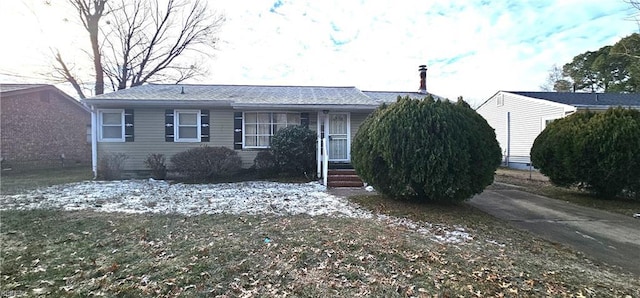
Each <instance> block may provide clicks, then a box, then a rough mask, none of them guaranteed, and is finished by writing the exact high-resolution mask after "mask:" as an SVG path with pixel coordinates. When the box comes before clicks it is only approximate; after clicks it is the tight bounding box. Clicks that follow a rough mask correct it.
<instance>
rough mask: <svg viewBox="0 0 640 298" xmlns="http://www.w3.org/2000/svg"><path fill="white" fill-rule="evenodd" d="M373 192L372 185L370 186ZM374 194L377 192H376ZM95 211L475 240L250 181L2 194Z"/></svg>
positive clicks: (322, 191)
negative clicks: (324, 219) (259, 219)
mask: <svg viewBox="0 0 640 298" xmlns="http://www.w3.org/2000/svg"><path fill="white" fill-rule="evenodd" d="M369 187H370V186H369ZM372 190H373V189H372ZM8 209H14V210H32V209H52V210H68V211H73V210H91V211H95V212H122V213H156V214H182V215H185V216H194V215H201V214H221V213H226V214H253V215H256V214H275V215H281V216H282V215H295V214H308V215H311V216H335V217H350V218H368V219H376V220H380V221H382V222H385V223H386V224H389V225H392V226H401V227H404V228H407V229H410V230H413V231H416V232H418V233H421V234H424V235H428V236H429V237H430V238H431V239H432V240H434V241H436V242H439V243H462V242H465V241H468V240H471V239H473V237H471V236H470V235H469V234H468V233H467V232H465V230H464V229H462V228H454V229H453V230H452V229H450V228H449V227H446V226H443V225H433V224H431V223H421V222H420V223H419V222H414V221H412V220H409V219H406V218H397V217H392V216H387V215H382V214H377V215H374V214H372V213H371V212H369V211H367V210H364V209H362V208H360V207H359V206H358V205H356V204H354V203H351V202H349V201H348V200H346V199H344V198H340V197H336V196H334V195H331V194H328V193H327V192H326V187H325V186H323V185H321V184H319V183H317V182H309V183H278V182H267V181H252V182H239V183H221V184H182V183H176V184H171V183H168V182H166V181H163V180H153V179H148V180H124V181H85V182H78V183H71V184H62V185H56V186H51V187H48V188H42V189H37V190H34V191H30V192H28V193H25V194H16V195H0V210H8Z"/></svg>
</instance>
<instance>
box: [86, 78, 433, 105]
mask: <svg viewBox="0 0 640 298" xmlns="http://www.w3.org/2000/svg"><path fill="white" fill-rule="evenodd" d="M405 95H409V96H410V97H412V98H423V97H425V96H426V95H425V94H421V93H417V92H387V91H365V92H363V91H360V90H359V89H358V88H356V87H326V86H264V85H184V84H181V85H164V84H149V85H142V86H137V87H133V88H129V89H124V90H119V91H117V92H113V93H107V94H102V95H98V96H95V97H92V98H88V99H86V100H85V102H87V103H89V104H108V103H110V102H111V103H116V102H120V101H126V102H136V103H141V104H144V103H153V104H163V103H168V102H172V103H175V102H181V103H185V104H189V103H193V104H196V103H203V102H206V103H207V104H209V105H211V104H213V105H231V106H235V107H245V106H247V107H248V106H312V105H313V106H315V105H319V106H343V107H347V106H348V107H361V108H367V109H373V108H375V107H377V106H379V105H380V104H382V103H383V102H387V103H388V102H395V101H396V99H397V97H398V96H405Z"/></svg>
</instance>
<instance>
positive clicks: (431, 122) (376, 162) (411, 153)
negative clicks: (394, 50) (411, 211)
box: [351, 97, 502, 202]
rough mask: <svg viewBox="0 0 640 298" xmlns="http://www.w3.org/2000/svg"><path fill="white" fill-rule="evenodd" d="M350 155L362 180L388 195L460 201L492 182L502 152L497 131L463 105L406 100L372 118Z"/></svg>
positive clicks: (382, 108)
mask: <svg viewBox="0 0 640 298" xmlns="http://www.w3.org/2000/svg"><path fill="white" fill-rule="evenodd" d="M351 156H352V163H353V166H354V167H355V169H356V171H357V172H358V174H359V175H360V176H361V177H362V178H363V180H364V181H366V182H367V183H369V184H371V185H372V186H373V187H374V188H375V189H376V190H377V191H379V192H381V193H383V194H385V195H388V196H392V197H397V198H406V199H413V200H418V201H449V202H456V201H462V200H465V199H468V198H470V197H471V196H472V195H474V194H477V193H480V192H482V190H484V188H485V187H486V186H488V185H489V184H491V183H492V182H493V175H494V172H495V170H496V168H497V167H498V166H499V165H500V160H501V157H502V154H501V151H500V147H499V145H498V142H497V140H496V137H495V133H494V131H493V129H492V128H491V127H490V126H489V125H488V124H487V122H486V121H485V120H484V118H482V117H481V116H480V115H479V114H477V113H476V112H475V111H474V110H472V109H471V108H470V107H469V105H468V104H466V103H465V102H464V101H462V100H460V101H459V102H458V103H451V102H448V101H446V102H443V101H434V99H433V97H428V98H425V99H422V100H419V99H410V98H409V97H404V98H398V102H396V103H394V104H391V105H389V106H386V105H383V106H381V107H380V108H378V109H377V110H376V111H375V112H374V113H372V114H371V115H369V117H368V118H367V119H366V120H365V121H364V123H363V124H362V125H361V126H360V128H359V129H358V133H357V134H356V136H355V138H354V140H353V143H352V145H351Z"/></svg>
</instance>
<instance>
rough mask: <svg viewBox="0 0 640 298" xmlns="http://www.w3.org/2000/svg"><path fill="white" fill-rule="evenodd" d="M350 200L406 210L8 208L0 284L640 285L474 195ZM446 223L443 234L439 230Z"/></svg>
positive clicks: (595, 289)
mask: <svg viewBox="0 0 640 298" xmlns="http://www.w3.org/2000/svg"><path fill="white" fill-rule="evenodd" d="M354 200H355V201H358V202H362V203H364V202H366V203H365V204H366V206H368V207H370V208H372V209H376V210H377V211H379V212H381V213H382V214H394V215H398V216H401V217H399V218H390V217H388V216H386V219H384V218H385V216H382V217H379V218H376V217H374V218H368V219H366V218H365V219H363V218H344V217H342V218H337V217H329V216H316V217H312V216H309V215H290V216H276V215H232V214H216V215H200V216H192V217H189V216H184V215H140V214H138V215H134V214H124V213H99V212H93V211H71V212H70V211H43V210H31V211H15V210H6V211H1V212H0V217H1V219H2V231H1V233H0V243H2V256H1V264H2V265H1V271H2V272H1V279H2V282H1V283H0V284H1V289H0V290H1V291H2V293H3V295H4V294H6V293H9V294H13V295H17V296H20V295H22V296H56V297H57V296H89V295H106V296H135V297H139V296H155V297H175V296H178V295H183V296H202V297H205V296H206V297H210V296H211V297H215V296H220V297H252V296H256V297H264V296H270V297H284V296H303V297H327V296H342V297H353V296H371V297H407V296H425V297H426V296H429V297H430V296H433V295H438V296H445V297H446V296H465V297H470V296H480V297H484V296H502V295H504V296H563V295H568V296H580V295H584V296H593V297H620V296H625V295H630V296H632V297H637V296H640V290H638V289H640V282H639V281H638V279H637V277H634V276H631V275H627V274H624V273H622V272H620V271H617V270H616V269H614V268H610V267H607V266H601V265H596V264H593V263H592V262H590V261H589V260H588V259H586V258H585V257H584V256H582V255H580V254H577V253H575V252H572V251H570V250H567V249H565V248H563V247H558V246H555V245H553V244H550V243H548V242H546V241H543V240H540V239H537V238H535V237H534V236H532V235H531V234H528V233H525V232H520V231H518V230H515V229H512V228H510V227H509V226H508V225H506V224H505V223H504V222H501V221H498V220H495V219H492V218H491V217H489V216H487V215H484V214H483V213H481V212H478V211H476V210H474V209H472V208H470V207H467V206H466V205H460V206H442V207H433V208H432V207H430V206H421V207H420V206H415V205H411V204H404V203H399V202H390V201H387V200H383V199H381V197H378V196H367V197H358V198H354ZM381 218H383V219H381ZM425 221H428V222H425ZM439 227H442V228H443V229H442V233H441V234H442V235H441V236H443V237H441V238H438V237H434V235H433V234H432V232H431V231H433V230H436V231H437V230H438V229H439ZM447 227H457V228H458V229H455V230H453V233H451V232H447ZM456 231H459V234H462V235H458V237H456V236H455V232H456ZM462 231H465V232H462ZM447 235H449V236H451V235H454V237H452V238H450V239H449V240H447V238H446V237H444V236H447Z"/></svg>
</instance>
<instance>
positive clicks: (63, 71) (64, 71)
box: [55, 52, 87, 98]
mask: <svg viewBox="0 0 640 298" xmlns="http://www.w3.org/2000/svg"><path fill="white" fill-rule="evenodd" d="M55 58H56V62H58V64H59V66H60V67H59V68H56V71H57V72H58V74H60V75H61V76H62V77H63V78H64V79H65V80H67V81H68V82H69V83H71V85H72V86H73V88H74V89H75V90H76V92H77V93H78V96H79V97H80V98H87V97H86V96H85V95H84V92H83V91H82V87H81V86H80V84H79V83H78V80H76V78H75V76H74V75H73V74H71V70H70V69H69V67H67V64H66V63H65V62H64V60H63V59H62V56H61V55H60V52H57V53H56V54H55Z"/></svg>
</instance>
